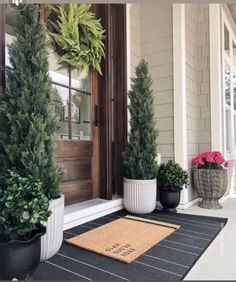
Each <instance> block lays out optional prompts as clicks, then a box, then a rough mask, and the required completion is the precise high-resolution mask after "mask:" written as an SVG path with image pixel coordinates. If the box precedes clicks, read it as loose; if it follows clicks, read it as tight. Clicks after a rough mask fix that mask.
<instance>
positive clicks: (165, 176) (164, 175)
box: [157, 160, 188, 191]
mask: <svg viewBox="0 0 236 282" xmlns="http://www.w3.org/2000/svg"><path fill="white" fill-rule="evenodd" d="M157 183H158V188H159V189H167V190H172V191H180V190H182V189H183V186H184V185H185V187H186V186H187V185H188V173H187V171H185V170H183V169H182V168H181V167H180V165H179V164H177V163H175V162H173V161H171V160H169V161H168V162H167V163H162V164H161V165H160V167H159V169H158V176H157Z"/></svg>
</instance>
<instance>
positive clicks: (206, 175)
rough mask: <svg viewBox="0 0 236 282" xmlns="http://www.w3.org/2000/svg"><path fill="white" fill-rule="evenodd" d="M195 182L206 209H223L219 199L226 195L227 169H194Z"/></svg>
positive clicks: (201, 204) (203, 206)
mask: <svg viewBox="0 0 236 282" xmlns="http://www.w3.org/2000/svg"><path fill="white" fill-rule="evenodd" d="M193 184H194V187H195V189H196V191H197V194H198V196H199V197H201V198H202V202H201V203H200V204H199V206H200V207H201V208H205V209H221V208H222V206H221V205H220V204H219V199H220V198H221V197H223V196H224V194H225V192H226V189H227V185H228V170H227V169H193Z"/></svg>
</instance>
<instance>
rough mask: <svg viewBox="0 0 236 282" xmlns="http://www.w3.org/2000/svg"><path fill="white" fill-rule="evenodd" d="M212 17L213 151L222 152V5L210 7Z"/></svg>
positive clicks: (211, 5) (211, 86)
mask: <svg viewBox="0 0 236 282" xmlns="http://www.w3.org/2000/svg"><path fill="white" fill-rule="evenodd" d="M209 17H210V89H211V90H210V91H211V92H210V93H211V149H212V150H214V151H221V152H222V149H223V148H222V109H221V103H222V101H221V89H222V87H221V82H222V77H221V23H220V4H210V5H209Z"/></svg>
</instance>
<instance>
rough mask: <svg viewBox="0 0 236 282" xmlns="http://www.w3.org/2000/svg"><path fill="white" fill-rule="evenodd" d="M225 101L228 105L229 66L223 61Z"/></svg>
mask: <svg viewBox="0 0 236 282" xmlns="http://www.w3.org/2000/svg"><path fill="white" fill-rule="evenodd" d="M225 102H226V103H227V104H228V105H229V106H230V66H229V65H228V63H227V62H225Z"/></svg>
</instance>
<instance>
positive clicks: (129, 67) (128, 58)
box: [126, 4, 131, 91]
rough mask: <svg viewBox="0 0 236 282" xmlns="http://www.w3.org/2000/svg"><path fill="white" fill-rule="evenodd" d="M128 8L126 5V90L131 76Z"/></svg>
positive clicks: (128, 5)
mask: <svg viewBox="0 0 236 282" xmlns="http://www.w3.org/2000/svg"><path fill="white" fill-rule="evenodd" d="M130 8H131V4H126V42H127V43H126V44H127V46H126V48H127V49H126V52H127V90H128V91H129V90H130V82H131V80H130V76H131V46H130V41H131V35H130Z"/></svg>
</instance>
